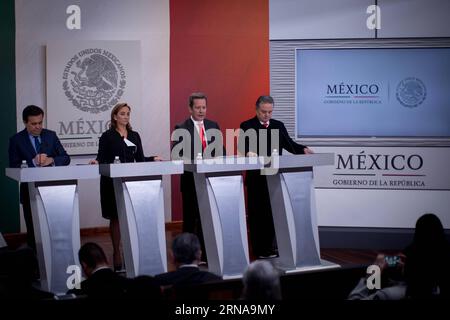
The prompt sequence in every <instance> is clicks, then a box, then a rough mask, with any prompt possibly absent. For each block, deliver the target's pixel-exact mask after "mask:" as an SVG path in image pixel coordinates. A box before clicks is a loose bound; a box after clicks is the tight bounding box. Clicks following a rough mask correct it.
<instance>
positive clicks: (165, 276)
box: [155, 232, 222, 287]
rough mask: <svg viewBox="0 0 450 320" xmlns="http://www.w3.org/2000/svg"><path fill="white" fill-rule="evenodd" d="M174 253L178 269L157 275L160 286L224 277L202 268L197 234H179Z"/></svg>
mask: <svg viewBox="0 0 450 320" xmlns="http://www.w3.org/2000/svg"><path fill="white" fill-rule="evenodd" d="M172 254H173V260H174V263H175V266H176V268H177V270H175V271H171V272H166V273H162V274H159V275H157V276H155V280H156V282H157V283H158V284H159V285H160V286H168V285H174V286H178V287H180V286H190V285H195V284H200V283H204V282H209V281H217V280H221V279H222V278H221V277H219V276H217V275H215V274H214V273H211V272H208V271H202V270H200V268H199V266H198V263H199V262H200V257H201V248H200V242H199V240H198V237H197V236H196V235H195V234H192V233H187V232H185V233H182V234H180V235H178V236H177V237H176V238H175V239H174V240H173V243H172Z"/></svg>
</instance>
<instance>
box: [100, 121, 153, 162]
mask: <svg viewBox="0 0 450 320" xmlns="http://www.w3.org/2000/svg"><path fill="white" fill-rule="evenodd" d="M127 139H128V140H130V141H131V142H132V143H134V144H135V145H136V146H135V147H128V146H127V145H126V143H125V140H124V137H122V136H121V135H120V133H119V132H118V131H117V130H116V129H114V128H111V129H109V130H107V131H105V132H103V134H102V136H101V137H100V141H99V145H98V154H97V161H98V162H99V163H113V162H114V158H115V156H119V158H120V162H144V160H145V158H144V151H143V149H142V142H141V137H140V136H139V133H137V132H136V131H133V130H128V137H127Z"/></svg>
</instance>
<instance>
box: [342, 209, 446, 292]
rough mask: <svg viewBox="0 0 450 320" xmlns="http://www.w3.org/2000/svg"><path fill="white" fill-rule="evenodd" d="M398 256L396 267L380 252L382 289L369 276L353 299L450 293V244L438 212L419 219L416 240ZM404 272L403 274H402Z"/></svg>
mask: <svg viewBox="0 0 450 320" xmlns="http://www.w3.org/2000/svg"><path fill="white" fill-rule="evenodd" d="M398 256H399V257H400V258H401V259H400V260H399V263H398V264H397V265H396V267H392V266H391V267H388V265H387V262H386V259H385V256H384V255H378V257H377V259H376V261H375V264H376V265H378V266H379V267H380V270H381V289H380V290H375V289H373V290H369V289H368V288H367V284H366V281H365V280H366V279H361V281H360V283H359V284H358V285H357V286H356V288H355V289H353V291H352V292H351V293H350V296H349V299H383V300H397V299H405V298H406V299H436V298H448V297H449V295H450V293H449V290H450V276H449V270H450V244H449V243H448V241H447V240H446V238H445V233H444V228H443V226H442V223H441V221H440V220H439V218H438V217H437V216H436V215H434V214H432V213H427V214H424V215H423V216H421V217H420V218H419V219H418V220H417V222H416V227H415V231H414V238H413V241H412V243H411V244H410V245H409V246H408V247H407V248H406V249H405V252H404V255H401V254H399V255H398ZM403 262H404V263H403ZM400 274H401V276H402V277H403V278H401V277H399V275H400ZM402 279H403V281H402Z"/></svg>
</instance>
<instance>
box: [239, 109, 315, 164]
mask: <svg viewBox="0 0 450 320" xmlns="http://www.w3.org/2000/svg"><path fill="white" fill-rule="evenodd" d="M240 127H241V129H242V130H243V131H244V132H245V131H247V130H249V129H254V130H256V136H257V144H256V146H255V147H253V146H250V144H249V139H247V138H246V139H245V140H243V139H239V151H240V152H241V153H242V154H244V155H246V154H247V152H249V151H252V152H255V153H257V154H258V155H260V156H270V155H271V154H272V145H274V147H275V144H273V143H272V141H271V134H270V132H271V130H273V129H278V130H279V131H278V133H279V143H278V147H279V150H278V153H279V154H280V155H282V153H283V149H285V150H287V151H289V152H290V153H293V154H304V153H305V152H304V150H303V149H304V148H306V147H305V146H304V145H301V144H298V143H297V142H295V141H294V140H292V139H291V137H289V134H288V132H287V129H286V127H285V126H284V124H283V122H281V121H278V120H275V119H270V122H269V127H268V128H267V129H266V128H264V126H263V125H262V124H261V123H260V122H259V120H258V118H257V117H256V116H255V117H254V118H252V119H249V120H247V121H244V122H242V123H241V126H240ZM260 129H261V130H267V140H268V141H267V142H268V144H267V153H266V154H260V150H259V130H260ZM261 153H262V152H261Z"/></svg>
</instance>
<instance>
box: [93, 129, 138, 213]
mask: <svg viewBox="0 0 450 320" xmlns="http://www.w3.org/2000/svg"><path fill="white" fill-rule="evenodd" d="M127 139H128V140H130V141H131V142H133V143H134V144H135V145H136V146H135V147H134V146H132V147H128V146H127V145H126V143H125V141H124V139H123V137H122V136H121V135H120V133H119V132H117V131H116V130H115V129H113V128H111V129H109V130H107V131H105V132H103V134H102V136H101V137H100V142H99V146H98V154H97V161H98V162H99V163H113V162H114V158H115V156H119V158H120V162H135V161H136V162H144V161H145V157H144V151H143V149H142V142H141V137H140V136H139V133H137V132H136V131H132V130H128V137H127ZM100 204H101V207H102V216H103V218H105V219H114V218H117V205H116V197H115V193H114V186H113V181H112V179H111V178H109V177H105V176H101V177H100Z"/></svg>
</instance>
